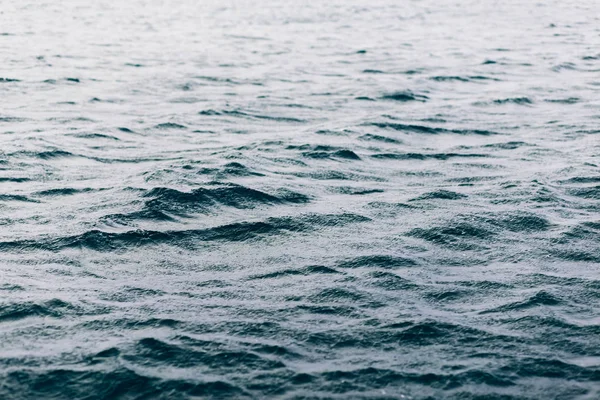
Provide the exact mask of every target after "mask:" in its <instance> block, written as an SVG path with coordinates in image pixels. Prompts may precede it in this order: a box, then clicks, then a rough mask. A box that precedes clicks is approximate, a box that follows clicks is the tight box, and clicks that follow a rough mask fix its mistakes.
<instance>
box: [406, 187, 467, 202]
mask: <svg viewBox="0 0 600 400" xmlns="http://www.w3.org/2000/svg"><path fill="white" fill-rule="evenodd" d="M466 197H467V196H466V195H464V194H461V193H456V192H452V191H450V190H443V189H441V190H436V191H434V192H429V193H425V194H422V195H421V196H418V197H415V198H414V199H411V200H409V201H419V200H458V199H464V198H466Z"/></svg>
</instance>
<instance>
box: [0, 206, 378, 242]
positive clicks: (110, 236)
mask: <svg viewBox="0 0 600 400" xmlns="http://www.w3.org/2000/svg"><path fill="white" fill-rule="evenodd" d="M367 221H370V219H369V218H367V217H363V216H361V215H357V214H350V213H345V214H305V215H302V216H299V217H277V218H275V217H273V218H267V219H266V220H265V221H258V222H238V223H232V224H227V225H221V226H217V227H214V228H208V229H191V230H172V231H154V230H141V229H138V230H131V231H127V232H120V233H115V232H104V231H100V230H97V229H94V230H90V231H87V232H85V233H82V234H80V235H73V236H66V237H59V238H52V239H44V240H20V241H13V242H0V249H3V250H12V251H24V250H32V249H38V250H48V251H60V250H64V249H68V248H87V249H90V250H95V251H113V250H116V249H127V248H136V247H139V246H147V245H152V244H167V245H171V246H179V247H184V248H195V247H196V246H197V244H199V243H201V242H203V241H228V242H241V241H248V240H252V239H258V238H260V237H264V236H276V235H280V234H284V233H286V232H307V231H314V230H317V229H320V228H324V227H341V226H345V225H347V224H352V223H360V222H367Z"/></svg>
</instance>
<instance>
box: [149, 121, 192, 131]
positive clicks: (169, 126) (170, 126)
mask: <svg viewBox="0 0 600 400" xmlns="http://www.w3.org/2000/svg"><path fill="white" fill-rule="evenodd" d="M154 128H155V129H162V130H165V129H186V128H187V127H186V126H185V125H180V124H176V123H174V122H165V123H162V124H158V125H156V126H155V127H154Z"/></svg>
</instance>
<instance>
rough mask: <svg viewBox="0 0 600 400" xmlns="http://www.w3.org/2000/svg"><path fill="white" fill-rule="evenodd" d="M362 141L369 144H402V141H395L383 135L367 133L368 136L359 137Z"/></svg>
mask: <svg viewBox="0 0 600 400" xmlns="http://www.w3.org/2000/svg"><path fill="white" fill-rule="evenodd" d="M359 139H360V140H365V141H369V142H382V143H391V144H402V143H403V142H402V140H398V139H394V138H391V137H387V136H381V135H372V134H370V133H367V134H366V135H362V136H360V137H359Z"/></svg>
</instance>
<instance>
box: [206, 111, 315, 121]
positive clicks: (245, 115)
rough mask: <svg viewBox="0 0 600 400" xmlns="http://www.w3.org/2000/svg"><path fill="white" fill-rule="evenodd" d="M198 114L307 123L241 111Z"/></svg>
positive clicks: (289, 118)
mask: <svg viewBox="0 0 600 400" xmlns="http://www.w3.org/2000/svg"><path fill="white" fill-rule="evenodd" d="M198 114H200V115H206V116H219V115H226V116H233V117H242V118H255V119H262V120H268V121H275V122H292V123H304V122H306V121H305V120H303V119H298V118H292V117H283V116H272V115H263V114H252V113H248V112H243V111H239V110H233V111H228V110H223V111H216V110H203V111H200V112H199V113H198Z"/></svg>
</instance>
